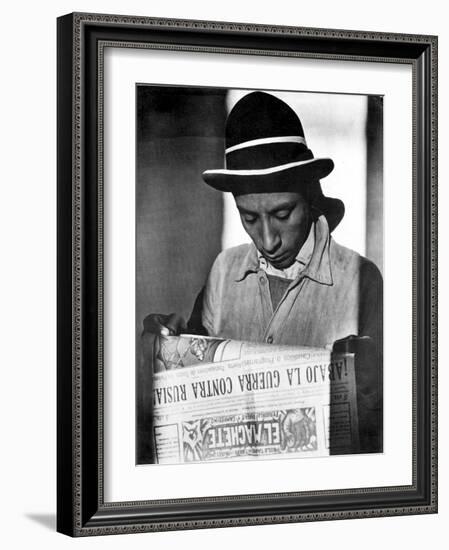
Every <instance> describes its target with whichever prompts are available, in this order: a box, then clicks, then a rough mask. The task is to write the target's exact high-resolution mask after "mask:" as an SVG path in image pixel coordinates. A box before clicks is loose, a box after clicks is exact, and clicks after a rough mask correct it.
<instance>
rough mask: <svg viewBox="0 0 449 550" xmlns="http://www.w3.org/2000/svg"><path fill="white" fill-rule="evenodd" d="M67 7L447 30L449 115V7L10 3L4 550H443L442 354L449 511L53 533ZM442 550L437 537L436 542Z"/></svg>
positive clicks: (448, 409) (443, 146) (445, 198)
mask: <svg viewBox="0 0 449 550" xmlns="http://www.w3.org/2000/svg"><path fill="white" fill-rule="evenodd" d="M71 11H92V12H107V13H125V14H137V15H150V16H161V17H176V18H197V19H215V20H227V21H242V22H255V23H267V24H286V25H287V24H289V25H298V26H300V25H302V26H315V27H333V28H344V29H363V30H373V31H392V32H395V31H396V32H404V33H423V34H426V33H428V34H439V35H440V48H439V50H440V120H442V121H444V120H448V107H447V103H446V98H447V97H448V95H449V80H448V76H449V70H448V63H447V59H448V55H449V31H448V30H447V15H446V10H445V3H444V2H443V1H438V2H436V1H431V2H427V3H426V4H423V3H422V2H418V1H415V0H411V1H410V2H408V3H397V4H394V3H392V2H390V1H388V0H378V2H376V3H375V5H374V4H369V5H367V4H365V3H361V2H359V1H357V0H346V1H345V0H342V2H339V3H335V2H333V1H332V0H325V1H317V2H315V3H309V4H304V3H299V2H291V1H289V0H277V2H268V1H262V0H260V1H259V2H257V3H255V2H253V1H247V2H242V0H228V1H227V2H215V3H211V2H207V1H206V0H191V1H190V2H183V1H182V0H164V2H152V3H149V2H144V1H133V0H128V1H127V2H122V1H117V0H108V2H105V1H99V0H89V2H82V1H74V0H72V1H70V2H68V1H66V0H60V1H59V2H53V3H50V2H47V3H39V4H35V3H33V2H21V3H17V2H16V3H7V4H5V5H4V7H3V11H2V20H3V28H2V33H1V38H0V40H1V52H2V64H1V74H2V86H1V88H0V93H1V97H2V99H1V103H0V105H1V140H2V143H1V152H2V155H1V157H2V162H1V164H0V170H1V190H2V194H1V203H0V205H1V206H0V209H1V215H0V236H1V251H2V266H1V270H0V277H1V287H0V288H1V294H2V299H1V306H2V308H1V316H0V318H1V321H0V323H1V327H0V334H1V342H2V348H1V351H2V353H1V364H2V375H3V376H2V388H1V398H0V414H1V468H0V476H1V478H0V480H1V485H0V486H1V489H2V490H1V504H0V506H1V512H0V517H1V524H2V532H1V544H2V547H4V548H8V549H9V548H46V549H47V550H50V549H52V548H55V549H56V548H57V549H64V548H75V547H77V548H122V547H124V546H125V545H126V547H127V548H131V549H133V548H149V547H151V548H152V549H159V548H171V547H175V546H179V547H181V548H195V549H197V550H198V549H202V548H204V549H206V548H211V547H214V548H217V549H218V548H230V547H232V548H244V547H248V546H251V547H255V548H263V549H265V548H266V549H268V548H273V547H279V546H281V545H282V546H286V547H288V546H292V547H293V548H301V547H303V548H304V547H313V548H320V549H321V548H323V549H325V548H345V549H356V548H360V547H363V548H364V549H365V550H369V549H376V550H378V548H379V547H385V548H389V547H391V546H393V545H394V546H396V545H399V546H400V547H401V548H404V549H420V550H421V549H422V548H427V547H429V546H430V547H436V548H441V547H444V545H445V544H447V542H446V540H447V530H448V528H447V525H448V521H449V502H448V499H449V485H448V468H447V466H446V465H447V464H449V444H448V438H447V436H446V435H445V434H446V432H447V430H446V427H445V420H446V419H447V418H448V414H449V405H448V402H447V400H445V399H444V396H445V393H446V392H447V391H448V390H449V384H448V382H449V376H448V369H447V365H446V363H447V361H446V359H445V354H444V349H443V350H442V352H441V353H440V388H441V390H440V391H441V396H443V398H441V405H440V419H441V437H440V472H439V478H440V513H439V515H432V516H409V517H397V518H375V519H369V520H348V521H337V522H336V521H334V522H325V523H308V524H291V525H273V526H265V527H246V528H233V529H220V530H205V531H186V532H174V533H155V534H144V535H130V536H128V535H127V536H116V537H102V538H93V539H84V540H71V539H69V538H66V537H64V536H62V535H59V534H56V533H55V532H54V528H55V519H54V513H55V494H56V493H55V492H56V484H55V471H56V458H55V450H56V449H55V440H56V429H55V428H56V417H55V409H56V398H55V386H56V368H55V345H56V341H55V333H56V317H55V311H56V302H55V294H56V291H55V288H56V287H55V285H56V279H55V273H56V260H55V248H56V247H55V243H56V237H55V226H56V185H55V172H56V140H55V133H56V132H55V128H56V72H55V67H56V22H55V19H56V17H57V16H58V15H62V14H65V13H68V12H71ZM448 147H449V132H448V130H447V126H446V125H444V124H441V130H440V157H441V159H442V161H441V162H440V182H441V183H440V192H439V194H440V220H441V221H440V281H441V283H440V311H441V312H442V313H441V315H440V335H441V336H440V341H441V348H443V345H444V343H445V340H446V339H447V337H448V326H449V324H448V320H447V316H446V310H447V308H448V307H449V300H448V292H447V285H444V282H445V281H446V280H447V279H448V277H449V271H448V267H449V256H448V251H447V247H445V236H446V235H447V234H448V232H449V220H448V216H447V215H446V212H445V208H447V206H448V205H449V193H448V190H447V181H448V179H449V178H448V176H449V174H448V168H447V165H446V164H445V162H444V160H445V151H447V150H448ZM439 538H440V539H442V540H443V541H444V542H440V543H439V542H438V539H439Z"/></svg>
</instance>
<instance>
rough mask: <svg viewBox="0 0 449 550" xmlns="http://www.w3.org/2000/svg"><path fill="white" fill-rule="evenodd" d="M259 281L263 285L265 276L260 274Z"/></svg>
mask: <svg viewBox="0 0 449 550" xmlns="http://www.w3.org/2000/svg"><path fill="white" fill-rule="evenodd" d="M259 281H260V282H261V283H262V284H263V285H264V284H265V277H262V276H260V277H259Z"/></svg>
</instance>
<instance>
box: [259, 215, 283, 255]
mask: <svg viewBox="0 0 449 550" xmlns="http://www.w3.org/2000/svg"><path fill="white" fill-rule="evenodd" d="M280 244H281V239H280V237H279V234H278V233H277V231H274V230H273V228H272V227H271V224H270V223H269V222H265V223H264V224H263V225H262V246H263V249H264V252H266V253H267V254H273V252H276V250H277V249H278V248H279V245H280Z"/></svg>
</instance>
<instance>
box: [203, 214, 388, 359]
mask: <svg viewBox="0 0 449 550" xmlns="http://www.w3.org/2000/svg"><path fill="white" fill-rule="evenodd" d="M312 230H313V250H312V254H311V256H310V260H309V261H308V263H307V266H305V267H304V269H302V270H301V271H300V272H299V274H298V276H297V277H296V278H295V279H294V280H293V281H292V282H291V283H290V284H289V286H288V288H287V291H286V292H285V294H284V296H283V297H282V299H281V300H280V302H279V303H278V305H277V307H276V308H274V309H273V305H272V302H271V297H270V291H269V284H268V277H267V274H266V272H265V271H264V270H263V269H262V267H261V265H260V263H259V258H258V254H257V250H256V247H255V246H254V245H253V244H252V243H251V244H243V245H240V246H237V247H233V248H230V249H227V250H224V251H223V252H221V253H220V254H219V255H218V256H217V258H216V260H215V262H214V264H213V266H212V269H211V271H210V274H209V277H208V280H207V283H206V286H205V289H204V292H203V293H202V295H201V300H200V306H201V320H202V325H203V326H204V328H205V329H206V331H207V333H208V334H209V335H210V336H217V337H221V338H232V339H236V340H246V341H252V342H267V343H275V344H287V345H302V346H316V347H330V346H332V344H333V343H334V342H335V341H336V340H339V339H341V338H345V337H347V336H349V335H361V336H365V335H366V336H371V337H372V338H373V339H374V340H375V342H376V345H378V346H381V345H382V344H381V342H382V303H383V302H382V277H381V275H380V272H379V270H378V269H377V267H376V266H375V265H374V264H373V263H372V262H371V261H369V260H368V259H367V258H364V257H363V256H360V255H359V254H357V253H356V252H355V251H353V250H350V249H349V248H346V247H344V246H341V245H339V244H338V243H336V242H335V240H333V239H332V237H331V235H330V232H329V226H328V224H327V221H326V218H325V217H324V216H320V217H319V218H318V219H317V220H316V221H315V222H314V224H313V226H312ZM380 349H382V348H381V347H380Z"/></svg>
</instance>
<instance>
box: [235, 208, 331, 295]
mask: <svg viewBox="0 0 449 550" xmlns="http://www.w3.org/2000/svg"><path fill="white" fill-rule="evenodd" d="M330 239H331V236H330V231H329V225H328V223H327V220H326V218H325V216H324V215H321V216H319V217H318V218H317V220H315V221H314V222H313V223H312V226H311V228H310V232H309V235H308V237H307V239H306V241H305V243H304V244H303V246H302V247H301V249H300V251H299V252H298V254H297V256H296V259H295V263H294V264H293V266H291V267H293V268H294V269H293V270H292V272H293V276H294V278H295V279H298V278H299V277H300V276H303V277H308V278H309V279H313V280H314V281H317V282H318V283H321V284H325V285H332V284H333V280H332V272H331V265H330V256H329V246H330ZM261 257H262V256H261V254H260V253H259V251H258V250H257V249H256V247H255V246H254V244H253V243H251V245H250V248H249V250H248V254H247V255H246V257H245V258H244V259H243V261H242V264H241V268H240V269H239V271H238V275H237V277H236V281H237V282H238V281H242V280H243V279H244V278H245V277H246V276H247V275H248V274H249V273H255V272H257V271H258V270H259V269H264V268H263V265H261V261H260V258H261ZM262 258H263V257H262ZM263 260H264V261H265V262H266V260H265V259H264V258H263ZM267 263H268V262H267ZM270 267H271V268H272V269H273V266H270ZM270 271H271V270H268V274H272V273H270ZM276 271H279V270H276ZM284 271H286V270H284ZM273 274H274V273H273ZM288 278H290V277H288Z"/></svg>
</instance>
